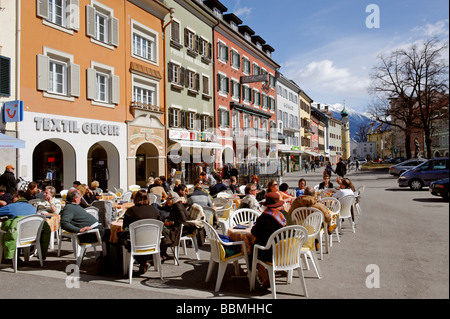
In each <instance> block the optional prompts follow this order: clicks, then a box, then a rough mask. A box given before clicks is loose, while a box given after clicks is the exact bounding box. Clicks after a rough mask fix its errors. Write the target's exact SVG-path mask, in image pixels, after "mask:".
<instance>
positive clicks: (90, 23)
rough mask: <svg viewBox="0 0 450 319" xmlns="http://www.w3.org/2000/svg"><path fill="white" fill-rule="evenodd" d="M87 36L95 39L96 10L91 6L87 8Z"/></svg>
mask: <svg viewBox="0 0 450 319" xmlns="http://www.w3.org/2000/svg"><path fill="white" fill-rule="evenodd" d="M86 34H87V35H88V36H90V37H95V8H94V7H93V6H90V5H87V6H86Z"/></svg>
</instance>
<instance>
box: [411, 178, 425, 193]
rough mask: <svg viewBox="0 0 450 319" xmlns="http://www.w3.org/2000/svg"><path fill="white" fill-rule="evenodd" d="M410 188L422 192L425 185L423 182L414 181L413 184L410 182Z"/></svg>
mask: <svg viewBox="0 0 450 319" xmlns="http://www.w3.org/2000/svg"><path fill="white" fill-rule="evenodd" d="M409 187H410V188H411V189H412V190H414V191H420V190H421V189H422V187H423V184H422V181H420V180H418V179H413V180H412V181H411V182H409Z"/></svg>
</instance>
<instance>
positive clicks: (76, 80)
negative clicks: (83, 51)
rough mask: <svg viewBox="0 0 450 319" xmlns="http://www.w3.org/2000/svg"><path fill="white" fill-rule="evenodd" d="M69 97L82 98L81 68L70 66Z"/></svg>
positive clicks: (75, 65)
mask: <svg viewBox="0 0 450 319" xmlns="http://www.w3.org/2000/svg"><path fill="white" fill-rule="evenodd" d="M69 90H70V91H69V95H71V96H76V97H79V96H80V66H79V65H78V64H72V63H71V64H70V66H69Z"/></svg>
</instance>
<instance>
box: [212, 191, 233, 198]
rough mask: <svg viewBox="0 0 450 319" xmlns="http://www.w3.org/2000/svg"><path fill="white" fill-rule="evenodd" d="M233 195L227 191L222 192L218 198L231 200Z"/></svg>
mask: <svg viewBox="0 0 450 319" xmlns="http://www.w3.org/2000/svg"><path fill="white" fill-rule="evenodd" d="M233 196H234V195H233V194H230V193H228V192H227V191H223V192H220V193H218V194H217V195H216V198H230V197H233Z"/></svg>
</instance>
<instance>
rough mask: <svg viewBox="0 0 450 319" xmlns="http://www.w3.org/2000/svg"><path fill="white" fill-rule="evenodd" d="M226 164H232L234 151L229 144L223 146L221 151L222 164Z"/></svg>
mask: <svg viewBox="0 0 450 319" xmlns="http://www.w3.org/2000/svg"><path fill="white" fill-rule="evenodd" d="M226 164H231V165H234V151H233V149H232V148H231V147H230V146H225V148H224V149H223V151H222V166H225V165H226Z"/></svg>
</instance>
